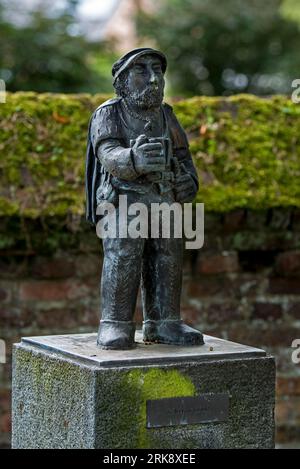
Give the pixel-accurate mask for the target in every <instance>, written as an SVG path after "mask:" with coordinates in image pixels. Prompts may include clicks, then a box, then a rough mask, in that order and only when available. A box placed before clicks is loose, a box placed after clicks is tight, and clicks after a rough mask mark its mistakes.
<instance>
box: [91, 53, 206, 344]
mask: <svg viewBox="0 0 300 469" xmlns="http://www.w3.org/2000/svg"><path fill="white" fill-rule="evenodd" d="M166 68H167V60H166V57H165V55H164V54H163V53H161V52H159V51H157V50H154V49H151V48H140V49H135V50H132V51H131V52H129V53H127V54H126V55H124V56H123V57H122V58H121V59H119V60H118V61H117V62H116V63H115V64H114V66H113V68H112V75H113V85H114V88H115V90H116V95H117V97H116V98H115V99H111V100H109V101H107V102H105V103H104V104H102V105H101V106H100V107H98V109H96V111H95V112H94V114H93V115H92V118H91V121H90V127H89V135H88V153H87V164H86V189H87V220H88V221H90V222H91V223H93V224H96V223H97V220H98V218H97V213H96V211H97V206H98V205H99V204H101V203H102V202H103V201H109V202H111V203H113V204H114V206H115V207H116V213H117V216H118V196H120V195H127V198H128V203H129V204H130V203H134V202H137V201H138V202H141V203H144V204H146V206H147V207H150V205H151V204H152V203H162V202H167V203H168V204H173V203H174V202H179V203H181V204H183V203H185V202H191V201H192V200H193V199H194V197H195V195H196V193H197V190H198V177H197V173H196V170H195V168H194V165H193V161H192V158H191V154H190V151H189V145H188V141H187V137H186V135H185V133H184V131H183V129H182V127H181V126H180V124H179V123H178V121H177V119H176V117H175V115H174V113H173V111H172V107H171V106H169V105H168V104H166V103H163V96H164V85H165V81H164V74H165V71H166ZM103 250H104V263H103V271H102V281H101V311H102V318H101V321H100V328H99V333H98V342H97V343H98V345H99V346H100V347H102V348H105V349H128V348H132V347H133V346H134V344H135V343H134V334H135V323H134V322H133V316H134V312H135V306H136V299H137V294H138V290H139V286H140V282H141V289H142V301H143V315H144V322H143V339H144V341H145V342H156V343H164V344H172V345H200V344H203V336H202V334H201V332H199V331H197V330H195V329H192V328H191V327H189V326H187V325H186V324H184V323H183V321H182V320H181V319H180V296H181V283H182V255H183V240H182V239H179V238H175V237H174V236H173V237H172V236H171V238H170V239H165V238H156V239H151V237H148V238H147V239H142V238H138V239H131V238H121V237H116V238H106V239H103Z"/></svg>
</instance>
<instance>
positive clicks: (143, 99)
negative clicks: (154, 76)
mask: <svg viewBox="0 0 300 469" xmlns="http://www.w3.org/2000/svg"><path fill="white" fill-rule="evenodd" d="M124 97H125V98H126V101H127V102H128V104H131V105H133V106H134V107H136V108H139V109H155V108H158V107H159V106H160V105H161V104H162V102H163V98H164V90H163V87H159V86H147V88H145V89H144V90H143V91H129V90H128V88H126V92H125V96H124Z"/></svg>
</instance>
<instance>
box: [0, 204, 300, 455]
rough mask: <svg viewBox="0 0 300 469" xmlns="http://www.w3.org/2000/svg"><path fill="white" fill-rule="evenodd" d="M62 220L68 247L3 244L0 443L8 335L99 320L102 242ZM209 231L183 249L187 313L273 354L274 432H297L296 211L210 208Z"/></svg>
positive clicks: (292, 437)
mask: <svg viewBox="0 0 300 469" xmlns="http://www.w3.org/2000/svg"><path fill="white" fill-rule="evenodd" d="M83 226H84V225H83ZM32 229H33V228H32ZM37 229H38V230H40V229H41V228H40V227H38V228H37V227H36V226H35V230H37ZM60 230H61V232H62V233H64V234H67V235H68V238H67V239H68V240H70V239H72V240H73V242H72V243H71V244H70V246H69V248H68V247H67V246H66V245H65V246H63V247H62V246H61V245H59V244H58V245H57V246H56V247H55V249H52V252H51V254H50V253H49V252H48V253H47V252H46V251H45V252H44V251H43V249H36V248H35V247H34V246H33V248H32V247H30V243H29V245H28V243H27V247H26V248H24V247H23V248H18V249H17V248H16V249H15V248H14V250H8V249H6V250H2V251H1V250H0V338H3V339H5V340H6V344H7V352H8V353H7V364H6V365H4V366H3V365H0V445H2V446H5V445H9V433H10V373H11V357H10V354H11V344H12V343H14V342H18V341H19V340H20V337H21V336H29V335H44V334H56V333H72V332H73V333H75V332H88V331H96V329H97V325H98V310H99V279H100V272H101V262H102V258H101V246H100V242H99V241H98V240H97V238H96V237H95V234H94V231H93V230H92V229H86V228H85V229H84V230H82V229H81V228H80V225H78V227H77V231H76V233H75V231H74V227H73V228H70V227H67V226H64V227H61V228H60ZM72 230H73V231H72ZM205 236H206V238H205V246H204V248H203V249H202V250H200V251H198V252H196V251H187V252H186V256H185V266H184V286H183V295H182V314H183V317H184V319H185V320H186V321H187V322H188V323H190V324H193V325H196V326H197V327H199V328H200V329H201V330H202V331H203V332H205V333H206V334H211V335H215V336H218V337H222V338H226V339H230V340H233V341H237V342H243V343H245V344H249V345H254V346H257V347H263V348H265V349H266V350H267V351H269V352H271V353H273V354H274V355H275V356H276V359H277V369H278V371H277V408H276V420H277V441H278V442H281V443H284V442H289V441H297V440H298V441H299V440H300V365H295V364H293V363H292V361H291V353H292V349H291V343H292V341H293V340H294V339H297V338H299V339H300V321H299V320H300V211H299V210H296V209H284V210H283V209H272V210H266V211H261V212H254V211H247V210H237V211H235V212H231V213H228V214H226V215H221V214H212V213H208V214H206V219H205ZM137 320H138V321H140V320H141V311H140V305H138V307H137Z"/></svg>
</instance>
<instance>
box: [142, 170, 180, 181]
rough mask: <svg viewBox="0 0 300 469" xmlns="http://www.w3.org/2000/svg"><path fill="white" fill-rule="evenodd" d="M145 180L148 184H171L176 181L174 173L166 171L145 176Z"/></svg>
mask: <svg viewBox="0 0 300 469" xmlns="http://www.w3.org/2000/svg"><path fill="white" fill-rule="evenodd" d="M144 178H145V180H146V181H148V182H154V183H155V182H160V183H162V182H166V181H170V182H174V180H175V175H174V173H173V171H165V172H163V173H150V174H146V175H145V176H144Z"/></svg>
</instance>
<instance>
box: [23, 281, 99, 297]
mask: <svg viewBox="0 0 300 469" xmlns="http://www.w3.org/2000/svg"><path fill="white" fill-rule="evenodd" d="M96 280H97V279H96ZM95 287H96V288H97V283H96V282H95V283H94V284H88V283H86V282H85V283H83V282H81V281H79V280H61V281H46V280H43V281H40V282H39V281H34V280H33V281H25V282H22V283H21V285H20V300H21V301H63V300H71V299H74V300H75V299H78V298H82V297H89V296H90V295H93V289H94V288H95Z"/></svg>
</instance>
